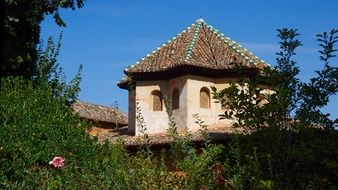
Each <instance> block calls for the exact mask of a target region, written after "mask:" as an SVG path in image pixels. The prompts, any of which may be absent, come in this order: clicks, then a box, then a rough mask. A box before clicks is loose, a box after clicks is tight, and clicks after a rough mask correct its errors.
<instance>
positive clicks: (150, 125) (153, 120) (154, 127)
mask: <svg viewBox="0 0 338 190" xmlns="http://www.w3.org/2000/svg"><path fill="white" fill-rule="evenodd" d="M153 90H159V91H161V92H162V95H163V97H165V96H166V95H167V94H168V81H164V80H163V81H162V80H157V81H137V82H136V102H138V106H139V107H140V110H141V115H142V117H143V118H144V121H145V124H146V127H147V133H148V134H151V133H160V132H165V131H166V129H167V128H168V116H167V112H166V106H165V104H164V102H162V104H163V110H162V111H153V97H152V95H151V92H152V91H153ZM136 115H137V113H136ZM134 123H135V135H140V127H139V124H138V123H137V119H135V122H134Z"/></svg>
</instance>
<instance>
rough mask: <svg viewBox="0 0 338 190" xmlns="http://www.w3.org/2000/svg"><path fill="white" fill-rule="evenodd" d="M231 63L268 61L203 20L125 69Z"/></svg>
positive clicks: (132, 71) (220, 66)
mask: <svg viewBox="0 0 338 190" xmlns="http://www.w3.org/2000/svg"><path fill="white" fill-rule="evenodd" d="M231 62H236V63H242V64H243V65H244V66H245V67H255V68H263V67H265V66H266V65H267V64H266V63H265V62H264V61H262V60H260V59H259V58H258V57H256V56H254V55H253V54H252V53H251V52H249V51H248V50H247V49H245V48H243V47H241V46H240V45H239V44H237V43H236V42H235V41H233V40H231V39H230V38H228V37H226V36H225V35H224V34H222V33H221V32H219V31H218V30H217V29H215V28H213V27H212V26H210V25H208V24H207V23H206V22H205V21H204V20H203V19H198V20H197V21H196V22H195V23H193V24H192V25H191V26H189V27H188V28H187V29H185V30H183V31H182V32H181V33H179V34H178V35H177V36H175V37H173V38H172V39H171V40H169V41H167V42H166V43H165V44H163V45H162V46H161V47H158V48H157V49H156V50H155V51H153V52H151V53H150V54H148V55H146V57H144V58H142V59H141V60H140V61H138V62H136V64H135V65H132V66H130V67H128V68H127V69H125V73H126V74H131V75H132V74H136V73H144V72H159V71H166V70H170V69H173V68H176V67H178V66H183V65H185V66H189V65H191V66H195V67H200V68H207V69H216V70H224V69H231V68H232V67H233V66H232V65H231V64H230V63H231Z"/></svg>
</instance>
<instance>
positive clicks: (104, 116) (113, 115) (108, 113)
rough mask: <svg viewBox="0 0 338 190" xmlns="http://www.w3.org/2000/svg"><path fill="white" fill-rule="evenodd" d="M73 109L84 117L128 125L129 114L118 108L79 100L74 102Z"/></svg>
mask: <svg viewBox="0 0 338 190" xmlns="http://www.w3.org/2000/svg"><path fill="white" fill-rule="evenodd" d="M72 109H73V110H74V112H75V113H78V114H79V116H80V117H81V118H84V119H89V120H93V121H98V122H108V123H115V124H119V125H128V117H127V114H125V113H123V112H121V111H120V110H118V109H117V108H110V107H107V106H102V105H97V104H91V103H86V102H81V101H77V102H75V103H74V104H72Z"/></svg>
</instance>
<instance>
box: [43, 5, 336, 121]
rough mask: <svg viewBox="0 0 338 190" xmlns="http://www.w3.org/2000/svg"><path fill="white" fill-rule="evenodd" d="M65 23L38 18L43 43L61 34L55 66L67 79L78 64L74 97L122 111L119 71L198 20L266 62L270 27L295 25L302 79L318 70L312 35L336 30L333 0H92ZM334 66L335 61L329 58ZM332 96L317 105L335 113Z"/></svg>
mask: <svg viewBox="0 0 338 190" xmlns="http://www.w3.org/2000/svg"><path fill="white" fill-rule="evenodd" d="M61 17H62V19H63V20H64V21H65V22H66V24H67V26H66V27H59V26H57V25H56V24H55V22H54V20H53V18H52V17H51V16H47V17H46V19H45V20H44V21H43V22H42V23H41V40H42V41H44V42H47V39H48V37H49V36H52V37H53V38H54V39H55V40H57V39H58V36H59V34H60V32H62V33H63V39H62V41H61V43H62V46H61V53H60V56H59V57H58V63H59V64H60V66H61V67H62V68H63V69H64V70H65V73H66V76H67V79H68V80H70V79H71V78H72V77H73V76H74V75H75V73H76V72H77V70H78V67H79V65H80V64H82V65H83V71H82V82H81V86H80V87H81V92H80V94H79V99H80V100H82V101H85V102H90V103H95V104H101V105H107V106H116V105H118V106H119V108H120V109H121V110H122V111H124V112H127V110H128V93H127V91H126V90H123V89H119V88H118V87H117V86H116V83H117V82H118V81H119V80H120V79H122V78H123V77H124V73H123V70H124V69H125V68H126V67H127V66H129V65H132V64H135V63H136V62H137V61H138V60H139V59H141V58H143V57H144V56H145V55H147V54H148V53H150V52H151V51H153V50H155V49H156V48H157V47H159V46H160V45H162V44H163V43H164V42H166V41H167V40H169V39H170V38H172V37H173V36H176V35H177V34H178V33H180V32H181V31H182V30H184V29H185V28H187V27H188V26H190V25H191V24H192V23H193V22H195V21H196V20H197V19H199V18H203V19H204V20H205V22H206V23H207V24H209V25H211V26H213V27H214V28H216V29H218V30H219V31H220V32H222V33H223V34H224V35H226V36H228V37H229V38H231V39H232V40H234V41H236V42H238V43H239V44H240V45H242V46H244V47H245V48H246V49H248V50H249V51H251V52H252V53H253V54H255V55H256V56H258V57H259V58H261V59H262V60H264V61H266V62H267V63H269V64H270V65H276V61H275V60H276V55H275V53H276V52H278V51H279V45H278V42H279V41H278V38H277V37H276V34H277V32H276V30H277V29H278V28H294V29H298V31H299V33H300V34H301V35H300V36H299V40H300V41H301V42H302V43H303V46H302V47H300V48H299V49H297V50H296V53H297V55H296V56H295V57H294V60H296V61H297V64H298V66H299V67H300V69H301V74H300V75H299V77H300V79H301V80H302V81H308V80H309V78H310V77H313V76H315V72H314V71H315V70H316V69H317V70H318V69H321V68H322V67H323V63H322V62H321V61H320V60H319V54H318V50H319V46H318V43H317V42H316V34H318V33H322V32H325V31H330V30H331V29H333V28H335V29H338V1H336V0H326V1H324V0H323V1H317V0H307V1H295V0H283V1H277V0H270V1H263V0H255V1H252V0H251V1H250V0H241V1H235V0H209V1H206V0H205V1H202V0H166V1H165V0H162V1H159V0H114V1H108V0H95V1H86V2H85V3H84V7H83V8H81V9H77V10H74V11H72V10H62V11H61ZM331 64H332V65H335V66H338V59H337V58H334V59H333V60H332V62H331ZM337 107H338V96H334V97H332V98H331V99H330V104H329V105H328V106H327V107H325V108H324V109H323V111H324V112H328V113H330V114H331V118H332V119H333V118H337V117H338V108H337Z"/></svg>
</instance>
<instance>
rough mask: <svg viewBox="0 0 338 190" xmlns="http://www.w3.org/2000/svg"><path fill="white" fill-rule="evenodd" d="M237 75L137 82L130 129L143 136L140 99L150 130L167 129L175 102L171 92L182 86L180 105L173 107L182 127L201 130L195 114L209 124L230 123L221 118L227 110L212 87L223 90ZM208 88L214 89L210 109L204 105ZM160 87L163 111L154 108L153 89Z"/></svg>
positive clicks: (175, 118) (183, 77)
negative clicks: (203, 96)
mask: <svg viewBox="0 0 338 190" xmlns="http://www.w3.org/2000/svg"><path fill="white" fill-rule="evenodd" d="M230 80H235V78H231V79H230V78H224V79H213V78H207V77H199V76H192V75H187V76H182V77H178V78H174V79H170V80H156V81H137V82H136V89H135V92H136V95H135V96H134V95H133V94H131V93H130V94H129V131H134V132H135V135H140V131H139V130H140V129H139V127H138V124H137V119H136V118H135V115H137V114H136V113H135V107H136V102H138V106H139V107H140V110H141V115H142V117H143V118H144V121H145V123H146V127H147V133H148V134H152V133H163V132H166V130H167V129H168V127H169V125H168V123H169V119H168V113H167V106H169V105H170V104H171V93H172V91H173V89H174V88H175V87H176V88H178V89H179V94H180V96H179V108H178V109H174V110H173V118H174V120H175V122H176V126H177V128H178V129H179V130H181V129H184V128H188V129H189V130H191V131H195V130H198V129H200V126H198V125H197V124H196V123H195V122H196V121H197V120H196V118H195V117H194V115H195V114H198V115H199V116H200V118H201V119H202V120H203V121H204V122H205V124H207V125H212V126H227V125H228V124H230V123H231V121H230V120H219V117H218V115H219V114H221V113H223V112H224V110H223V109H222V108H221V105H220V104H219V103H215V101H214V100H213V99H212V94H211V89H210V86H215V87H216V88H217V89H219V90H221V89H224V88H226V87H228V86H229V81H230ZM203 87H206V88H208V89H209V91H210V108H207V109H205V108H200V90H201V88H203ZM154 90H159V91H161V92H162V95H163V102H162V104H163V110H162V111H153V105H152V104H153V96H152V95H151V92H152V91H154Z"/></svg>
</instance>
